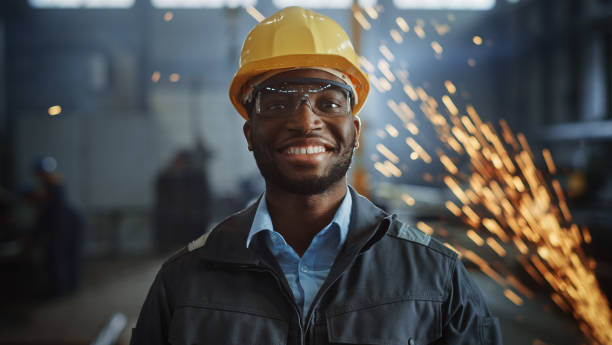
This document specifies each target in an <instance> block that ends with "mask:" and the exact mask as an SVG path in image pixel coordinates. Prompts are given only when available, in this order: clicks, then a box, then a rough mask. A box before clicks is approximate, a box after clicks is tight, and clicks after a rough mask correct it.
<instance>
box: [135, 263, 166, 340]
mask: <svg viewBox="0 0 612 345" xmlns="http://www.w3.org/2000/svg"><path fill="white" fill-rule="evenodd" d="M162 273H163V268H162V270H160V271H159V272H158V273H157V276H156V277H155V280H154V281H153V285H151V289H150V290H149V294H148V295H147V298H146V300H145V302H144V304H143V306H142V309H141V310H140V316H139V317H138V321H137V323H136V327H134V329H132V338H131V340H130V345H157V344H169V342H168V328H169V326H170V321H171V317H172V313H171V308H170V304H169V302H168V295H167V291H166V287H165V284H164V281H163V277H162Z"/></svg>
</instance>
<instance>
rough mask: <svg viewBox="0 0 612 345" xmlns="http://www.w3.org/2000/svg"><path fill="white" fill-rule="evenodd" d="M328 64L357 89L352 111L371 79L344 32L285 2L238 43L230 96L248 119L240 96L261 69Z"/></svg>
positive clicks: (359, 104)
mask: <svg viewBox="0 0 612 345" xmlns="http://www.w3.org/2000/svg"><path fill="white" fill-rule="evenodd" d="M316 67H323V68H330V69H335V70H338V71H340V72H341V73H343V74H345V75H346V76H348V77H349V78H350V79H351V82H352V84H353V86H354V88H355V92H356V93H357V95H356V96H357V97H356V98H357V102H356V103H355V105H354V108H353V113H354V114H357V113H358V112H359V110H360V109H361V107H362V106H363V104H364V102H365V100H366V98H367V97H368V92H369V91H370V82H369V80H368V76H367V74H365V73H364V72H363V71H362V70H361V68H359V63H358V62H357V54H356V53H355V49H354V48H353V44H352V43H351V41H350V39H349V37H348V35H347V34H346V32H344V30H343V29H342V27H340V25H339V24H338V23H336V22H335V21H334V20H332V19H331V18H329V17H327V16H324V15H322V14H320V13H317V12H314V11H311V10H308V9H305V8H301V7H296V6H293V7H287V8H285V9H282V10H280V11H278V12H276V13H275V14H273V15H272V16H270V17H268V18H266V19H264V20H263V21H261V22H260V23H259V24H257V25H256V26H255V27H254V28H253V30H251V32H250V33H249V35H248V36H247V38H246V40H245V41H244V44H243V46H242V52H241V54H240V63H239V65H238V72H236V75H234V79H233V80H232V83H231V84H230V88H229V96H230V99H231V101H232V104H233V105H234V107H235V108H236V110H238V112H239V113H240V115H242V117H244V118H245V119H248V117H249V116H248V113H247V110H246V109H245V107H244V105H243V104H242V101H241V95H243V93H244V92H245V91H246V89H245V86H246V85H247V82H248V81H249V80H250V79H251V78H253V77H255V76H257V75H259V74H262V73H266V72H269V71H272V70H279V69H288V68H316Z"/></svg>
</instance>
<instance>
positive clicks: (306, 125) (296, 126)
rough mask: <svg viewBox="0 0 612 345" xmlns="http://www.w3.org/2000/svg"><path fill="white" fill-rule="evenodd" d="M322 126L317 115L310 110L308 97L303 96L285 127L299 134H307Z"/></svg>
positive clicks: (310, 105)
mask: <svg viewBox="0 0 612 345" xmlns="http://www.w3.org/2000/svg"><path fill="white" fill-rule="evenodd" d="M322 124H323V121H321V118H320V117H319V115H317V114H316V113H315V112H314V111H313V110H312V104H311V103H310V98H309V97H308V95H304V96H303V97H302V98H301V99H300V101H299V102H298V103H297V106H296V109H295V110H294V111H293V114H291V116H289V119H288V121H287V127H288V128H289V129H290V130H294V131H299V132H301V133H309V132H312V131H314V130H317V129H320V128H321V126H322Z"/></svg>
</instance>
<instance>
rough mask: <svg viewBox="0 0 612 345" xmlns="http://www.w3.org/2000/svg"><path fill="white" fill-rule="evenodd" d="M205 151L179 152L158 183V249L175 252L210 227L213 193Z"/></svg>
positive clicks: (156, 215) (156, 243) (155, 235)
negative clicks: (209, 182)
mask: <svg viewBox="0 0 612 345" xmlns="http://www.w3.org/2000/svg"><path fill="white" fill-rule="evenodd" d="M206 156H207V153H206V150H205V149H204V148H203V147H202V148H201V149H197V148H196V149H195V150H180V151H179V152H178V153H177V154H176V155H174V157H173V158H172V160H171V162H170V164H168V166H167V167H166V168H165V169H164V170H163V171H162V172H161V173H160V174H159V175H158V177H157V180H156V183H155V209H154V223H155V234H154V239H155V247H156V249H157V250H158V251H159V252H164V251H168V250H176V249H177V248H179V247H181V246H183V245H185V243H187V242H189V241H190V240H192V239H194V238H196V237H198V236H199V235H200V234H202V232H204V231H205V230H206V229H207V227H208V222H209V220H210V213H211V212H210V209H211V197H210V196H211V191H210V186H209V184H208V177H207V175H206V169H205V164H206Z"/></svg>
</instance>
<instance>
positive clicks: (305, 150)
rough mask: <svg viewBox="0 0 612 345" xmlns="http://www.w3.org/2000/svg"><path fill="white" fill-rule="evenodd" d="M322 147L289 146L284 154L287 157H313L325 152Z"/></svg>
mask: <svg viewBox="0 0 612 345" xmlns="http://www.w3.org/2000/svg"><path fill="white" fill-rule="evenodd" d="M326 151H327V150H326V149H325V147H324V146H321V145H308V146H290V147H288V148H287V149H286V150H285V153H286V154H289V155H313V154H317V153H323V152H326Z"/></svg>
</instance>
